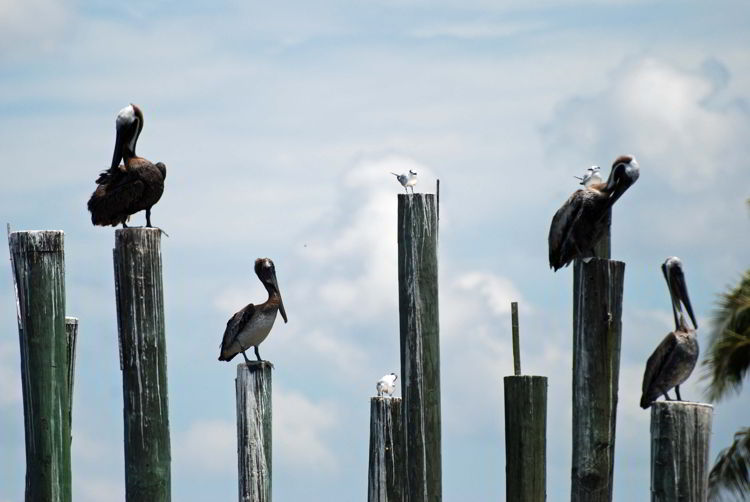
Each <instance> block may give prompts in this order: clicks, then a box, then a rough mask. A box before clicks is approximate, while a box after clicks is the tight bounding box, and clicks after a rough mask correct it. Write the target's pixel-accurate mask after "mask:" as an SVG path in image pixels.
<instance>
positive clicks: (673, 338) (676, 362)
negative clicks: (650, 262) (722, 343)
mask: <svg viewBox="0 0 750 502" xmlns="http://www.w3.org/2000/svg"><path fill="white" fill-rule="evenodd" d="M662 271H663V272H664V278H665V279H666V281H667V286H668V287H669V292H670V296H671V298H672V313H673V314H674V318H675V330H674V331H672V332H671V333H669V334H667V336H666V337H664V339H663V340H662V341H661V343H660V344H659V345H658V346H657V347H656V350H654V352H653V353H652V354H651V357H649V358H648V361H647V362H646V371H645V372H644V374H643V385H642V388H641V389H642V391H643V393H642V395H641V408H644V409H645V408H648V407H649V406H651V403H653V402H654V401H656V399H657V398H658V397H659V396H660V395H664V397H665V399H667V400H669V394H668V392H669V391H670V390H671V389H672V388H674V389H675V393H676V394H677V399H678V400H681V399H682V398H681V397H680V385H681V384H682V383H683V382H685V380H687V379H688V377H690V375H691V374H692V373H693V369H695V365H696V363H697V362H698V355H699V352H700V351H699V349H698V338H697V336H696V333H695V329H690V328H689V327H688V325H687V322H686V321H685V316H684V315H683V313H682V307H681V304H684V305H685V309H686V310H687V312H688V315H689V316H690V319H691V320H692V321H693V326H695V327H696V328H697V327H698V325H697V324H696V322H695V316H694V315H693V308H692V306H691V305H690V298H689V297H688V295H687V286H686V285H685V277H684V275H683V272H682V263H681V262H680V260H679V258H676V257H670V258H667V260H666V261H665V262H664V264H663V265H662ZM678 314H679V315H678Z"/></svg>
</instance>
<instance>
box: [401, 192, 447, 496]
mask: <svg viewBox="0 0 750 502" xmlns="http://www.w3.org/2000/svg"><path fill="white" fill-rule="evenodd" d="M437 233H438V225H437V210H436V207H435V196H434V195H432V194H421V193H419V194H416V195H406V194H399V196H398V284H399V287H398V291H399V295H398V296H399V320H400V332H401V337H400V339H401V376H402V380H401V395H402V397H403V405H402V413H403V426H404V434H405V437H406V440H405V443H404V450H405V457H404V458H405V460H404V464H405V466H406V493H407V500H409V501H410V502H428V501H429V502H438V501H440V500H442V480H441V471H442V468H441V452H440V326H439V321H438V273H437V272H438V270H437Z"/></svg>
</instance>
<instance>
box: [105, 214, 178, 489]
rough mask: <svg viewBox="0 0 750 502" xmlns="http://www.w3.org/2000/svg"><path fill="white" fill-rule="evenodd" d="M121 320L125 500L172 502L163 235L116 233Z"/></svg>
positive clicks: (149, 231)
mask: <svg viewBox="0 0 750 502" xmlns="http://www.w3.org/2000/svg"><path fill="white" fill-rule="evenodd" d="M114 267H115V290H116V293H117V321H118V332H119V340H120V357H121V361H120V364H121V369H122V394H123V401H124V409H123V415H124V423H125V434H124V439H125V500H126V501H132V502H136V501H139V502H140V501H143V500H148V501H152V502H167V501H169V500H171V453H170V439H169V406H168V399H167V352H166V342H165V329H164V293H163V289H162V267H161V231H160V230H159V229H157V228H125V229H120V230H117V231H116V232H115V248H114Z"/></svg>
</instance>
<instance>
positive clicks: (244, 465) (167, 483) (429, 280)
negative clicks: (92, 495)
mask: <svg viewBox="0 0 750 502" xmlns="http://www.w3.org/2000/svg"><path fill="white" fill-rule="evenodd" d="M435 199H436V198H435V196H433V195H431V194H417V195H399V197H398V274H399V277H398V279H399V281H398V282H399V319H400V349H401V377H402V378H401V393H402V396H403V397H402V398H393V397H376V398H372V400H371V404H370V406H371V424H370V459H369V460H370V463H369V478H368V500H369V501H370V502H373V501H378V502H393V501H408V502H437V501H440V500H442V480H441V476H442V473H441V465H442V462H441V423H440V422H441V419H440V351H439V322H438V301H437V297H438V294H437V293H438V275H437V234H438V207H437V205H436V200H435ZM115 235H116V237H115V248H114V269H115V289H116V303H117V313H118V315H117V319H118V339H119V352H120V367H121V370H122V373H123V401H124V406H123V419H124V437H125V445H124V450H125V486H126V500H128V501H141V500H149V501H155V502H163V501H169V500H170V499H171V470H170V464H171V454H170V438H169V413H168V399H167V396H168V393H167V372H166V345H165V325H164V300H163V288H162V272H161V250H160V231H159V230H158V229H123V230H118V231H117V232H116V234H115ZM63 240H64V239H63V232H60V231H36V232H14V233H11V234H9V246H10V251H11V253H10V254H11V264H12V268H13V277H14V284H15V287H16V298H17V307H18V310H17V313H18V329H19V340H20V349H21V370H22V371H21V373H22V385H23V401H24V427H25V437H26V462H27V472H26V498H25V499H26V501H34V502H36V501H53V502H57V501H62V502H68V501H70V500H72V489H71V477H72V476H71V464H70V449H71V441H72V435H71V423H72V396H73V374H74V370H73V369H74V362H75V347H76V338H77V336H78V320H77V319H75V318H66V317H65V267H64V251H63ZM597 252H598V256H599V257H598V258H595V259H593V260H591V261H590V262H588V263H583V262H580V261H576V263H575V265H574V272H573V278H574V279H573V281H574V294H573V310H574V312H573V434H572V439H573V459H572V475H571V500H572V501H575V502H577V501H592V502H593V501H597V502H599V501H611V500H612V491H613V490H612V488H613V472H614V448H615V430H616V428H615V417H616V411H617V391H618V382H619V361H620V345H621V326H622V323H621V316H622V297H623V281H624V269H625V264H624V263H622V262H618V261H613V260H610V259H609V236H608V235H607V236H606V237H605V239H604V240H603V242H602V243H600V245H599V246H598V250H597ZM512 310H513V353H514V375H513V376H509V377H506V379H505V404H506V406H505V413H506V417H505V431H506V499H507V500H508V501H517V500H518V501H530V502H536V501H543V500H545V499H546V465H545V464H546V436H545V434H546V392H547V379H546V377H539V376H524V375H521V374H520V373H521V371H520V350H519V342H518V317H517V305H516V304H514V305H513V306H512ZM271 368H272V366H271V365H270V363H268V362H259V363H252V364H244V363H242V364H239V365H238V367H237V380H236V384H235V385H236V393H237V432H238V470H239V500H240V501H244V502H267V501H270V500H271V486H272V484H271V409H272V406H271ZM651 417H652V422H651V495H652V500H653V501H665V502H672V501H675V502H676V501H678V500H679V501H683V500H686V501H701V500H705V494H706V480H707V462H708V446H709V437H710V432H711V419H712V407H711V406H709V405H704V404H701V403H683V402H658V403H654V404H653V405H652V412H651Z"/></svg>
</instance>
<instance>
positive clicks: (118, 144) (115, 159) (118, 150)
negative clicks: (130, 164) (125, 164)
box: [112, 127, 124, 169]
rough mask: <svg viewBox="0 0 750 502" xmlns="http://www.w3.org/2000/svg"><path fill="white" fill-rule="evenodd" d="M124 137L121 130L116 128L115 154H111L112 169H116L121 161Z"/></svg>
mask: <svg viewBox="0 0 750 502" xmlns="http://www.w3.org/2000/svg"><path fill="white" fill-rule="evenodd" d="M123 140H124V137H123V133H122V129H121V128H119V127H118V128H117V137H116V138H115V152H114V154H112V169H115V168H117V166H119V165H120V161H121V160H122V148H123V144H124V141H123Z"/></svg>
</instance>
